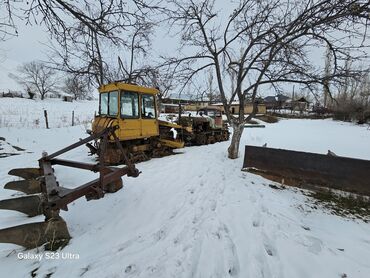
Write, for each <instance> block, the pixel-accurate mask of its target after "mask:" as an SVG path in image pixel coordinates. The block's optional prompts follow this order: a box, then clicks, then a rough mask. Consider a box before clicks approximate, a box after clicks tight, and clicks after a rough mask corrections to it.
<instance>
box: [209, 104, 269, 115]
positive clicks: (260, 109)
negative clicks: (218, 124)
mask: <svg viewBox="0 0 370 278" xmlns="http://www.w3.org/2000/svg"><path fill="white" fill-rule="evenodd" d="M256 105H257V112H256V114H266V105H265V104H264V103H258V102H257V103H256ZM212 106H217V107H219V108H220V109H221V110H222V113H225V109H224V106H223V104H222V103H215V104H212ZM252 111H253V104H252V103H251V102H247V103H246V104H245V105H244V114H251V113H252ZM230 112H231V114H234V115H235V114H239V102H238V101H234V102H233V103H232V104H231V105H230Z"/></svg>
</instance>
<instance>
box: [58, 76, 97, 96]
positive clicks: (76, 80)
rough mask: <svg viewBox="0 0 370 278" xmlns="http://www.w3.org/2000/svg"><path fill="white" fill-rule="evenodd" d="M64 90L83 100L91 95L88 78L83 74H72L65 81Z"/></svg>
mask: <svg viewBox="0 0 370 278" xmlns="http://www.w3.org/2000/svg"><path fill="white" fill-rule="evenodd" d="M63 90H64V91H65V92H66V93H68V94H70V95H72V96H73V98H74V99H75V100H83V99H87V98H89V97H90V95H91V94H90V90H89V89H88V86H86V80H84V78H83V77H82V76H78V75H77V76H76V75H71V76H69V77H67V78H66V79H65V81H64V87H63Z"/></svg>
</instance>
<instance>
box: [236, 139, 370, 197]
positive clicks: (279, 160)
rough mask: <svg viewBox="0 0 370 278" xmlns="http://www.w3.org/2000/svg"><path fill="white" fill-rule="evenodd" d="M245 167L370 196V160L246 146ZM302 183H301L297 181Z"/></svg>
mask: <svg viewBox="0 0 370 278" xmlns="http://www.w3.org/2000/svg"><path fill="white" fill-rule="evenodd" d="M243 167H244V168H256V169H258V170H262V171H263V173H264V175H265V176H275V177H278V178H280V180H282V179H285V180H286V179H291V180H293V184H294V185H302V186H305V185H318V186H324V187H328V188H333V189H339V190H344V191H349V192H353V193H358V194H365V195H368V196H370V161H368V160H362V159H354V158H348V157H340V156H332V155H323V154H317V153H307V152H298V151H290V150H282V149H273V148H265V147H255V146H245V157H244V165H243ZM297 183H299V184H297Z"/></svg>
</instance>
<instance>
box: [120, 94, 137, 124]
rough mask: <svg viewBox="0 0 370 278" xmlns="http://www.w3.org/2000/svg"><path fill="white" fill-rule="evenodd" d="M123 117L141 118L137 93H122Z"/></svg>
mask: <svg viewBox="0 0 370 278" xmlns="http://www.w3.org/2000/svg"><path fill="white" fill-rule="evenodd" d="M121 117H122V118H131V119H132V118H139V96H138V94H137V93H134V92H122V93H121Z"/></svg>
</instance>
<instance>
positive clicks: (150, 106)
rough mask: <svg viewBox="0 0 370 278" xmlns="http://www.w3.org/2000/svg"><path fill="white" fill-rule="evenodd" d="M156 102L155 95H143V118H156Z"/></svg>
mask: <svg viewBox="0 0 370 278" xmlns="http://www.w3.org/2000/svg"><path fill="white" fill-rule="evenodd" d="M155 116H156V115H155V102H154V96H152V95H142V96H141V117H142V118H143V119H155Z"/></svg>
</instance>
